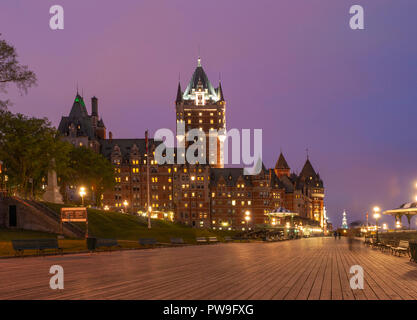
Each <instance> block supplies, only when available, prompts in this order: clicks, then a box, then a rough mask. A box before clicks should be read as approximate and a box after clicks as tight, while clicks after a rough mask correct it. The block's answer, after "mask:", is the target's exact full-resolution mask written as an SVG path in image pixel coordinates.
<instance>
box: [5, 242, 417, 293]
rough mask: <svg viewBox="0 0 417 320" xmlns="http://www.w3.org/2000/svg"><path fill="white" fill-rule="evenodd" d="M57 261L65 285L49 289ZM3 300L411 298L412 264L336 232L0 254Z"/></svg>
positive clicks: (414, 287)
mask: <svg viewBox="0 0 417 320" xmlns="http://www.w3.org/2000/svg"><path fill="white" fill-rule="evenodd" d="M56 264H57V265H61V266H62V267H63V268H64V273H65V274H64V280H65V288H64V290H52V289H50V288H49V280H50V277H51V275H50V274H49V268H50V267H51V266H52V265H56ZM352 265H360V266H362V267H363V269H364V273H365V278H364V285H365V288H364V289H363V290H352V289H351V288H350V284H349V280H350V278H351V277H352V275H351V274H350V273H349V270H350V267H351V266H352ZM0 299H309V300H316V299H321V300H328V299H334V300H340V299H347V300H355V299H357V300H366V299H368V300H376V299H413V300H416V299H417V264H416V263H412V262H409V260H408V258H406V257H396V256H392V255H390V254H388V253H382V252H380V251H378V250H373V249H370V248H367V247H364V246H363V244H362V243H359V242H358V243H357V245H356V246H355V248H354V250H352V251H350V250H349V248H348V245H347V242H346V239H341V240H335V239H333V238H311V239H301V240H294V241H285V242H278V243H229V244H218V245H208V246H189V247H178V248H160V249H150V250H132V251H118V252H111V253H108V252H107V253H97V254H78V255H65V256H50V257H34V258H16V259H2V260H0Z"/></svg>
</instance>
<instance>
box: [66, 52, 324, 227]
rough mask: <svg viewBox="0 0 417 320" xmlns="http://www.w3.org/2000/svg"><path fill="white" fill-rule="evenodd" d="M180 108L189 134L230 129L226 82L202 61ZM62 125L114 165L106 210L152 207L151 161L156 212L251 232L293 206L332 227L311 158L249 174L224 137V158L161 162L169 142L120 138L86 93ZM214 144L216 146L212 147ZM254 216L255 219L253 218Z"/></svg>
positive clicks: (72, 138) (306, 219) (69, 136)
mask: <svg viewBox="0 0 417 320" xmlns="http://www.w3.org/2000/svg"><path fill="white" fill-rule="evenodd" d="M175 108H176V121H177V123H178V122H183V123H184V125H185V131H186V132H187V131H189V130H190V129H199V130H202V131H204V132H205V133H206V134H208V133H209V131H210V130H211V129H215V130H222V129H223V130H226V100H225V96H224V94H223V89H222V84H221V83H220V81H219V84H218V86H217V88H215V87H213V85H212V84H211V83H210V81H209V79H208V77H207V75H206V73H205V71H204V69H203V67H202V65H201V60H200V59H198V62H197V67H196V69H195V71H194V73H193V75H192V77H191V80H190V82H189V83H188V85H187V86H186V87H185V90H184V91H183V90H182V88H181V84H180V83H179V84H178V88H177V95H176V99H175ZM58 130H59V131H60V133H61V134H62V136H63V139H65V140H67V141H68V142H70V143H72V144H74V145H75V146H84V147H88V148H91V149H93V150H95V151H96V152H99V153H101V154H102V155H103V156H104V157H106V158H107V159H109V161H111V163H112V164H113V166H114V170H115V179H116V184H115V187H114V189H113V190H108V191H107V192H105V194H104V195H103V199H102V206H103V208H105V209H106V210H112V211H120V212H125V213H135V214H136V213H139V214H144V213H146V212H147V210H148V193H147V181H148V176H147V167H148V165H149V191H150V198H149V206H150V207H151V210H152V215H153V216H154V217H159V218H168V219H172V220H174V221H177V222H181V223H184V224H187V225H190V226H193V227H199V228H215V229H222V230H245V229H247V228H253V227H254V226H255V225H264V224H266V225H270V224H271V215H270V213H271V212H291V213H295V214H296V219H297V221H298V222H299V223H304V225H306V224H308V225H311V226H317V227H320V228H322V229H325V228H326V218H325V209H324V203H323V202H324V186H323V180H322V179H321V177H320V175H319V173H317V172H316V171H315V170H314V168H313V166H312V164H311V162H310V160H309V159H308V157H307V159H306V161H305V164H304V166H303V169H302V170H301V172H300V173H299V174H295V173H293V172H291V168H290V166H289V165H288V163H287V161H286V159H285V157H284V155H283V153H282V152H281V153H280V154H279V157H278V160H277V162H276V165H275V167H274V168H271V169H267V168H265V166H264V165H262V169H261V171H260V173H259V174H257V175H245V174H244V169H243V168H225V167H224V163H223V162H222V159H223V142H224V141H222V140H221V139H220V138H218V140H217V146H216V150H215V151H216V158H217V162H211V163H210V161H206V164H198V163H197V164H190V163H187V162H186V163H185V164H163V165H161V164H158V163H157V161H156V160H155V158H154V156H155V148H156V147H157V146H158V145H159V143H161V142H159V141H154V140H153V139H149V140H148V147H149V148H148V152H147V151H146V139H144V138H138V139H114V138H113V134H112V133H111V132H109V133H108V135H107V133H106V127H105V125H104V122H103V120H102V118H101V117H100V116H99V106H98V99H97V98H96V97H93V98H92V99H91V114H88V112H87V108H86V105H85V102H84V98H83V97H82V96H80V95H79V93H78V92H77V95H76V97H75V100H74V102H73V106H72V109H71V111H70V114H69V116H67V117H62V119H61V122H60V124H59V127H58ZM177 137H178V132H177ZM207 143H208V142H207ZM187 144H189V142H187ZM186 146H187V145H186ZM206 148H207V150H210V151H209V152H212V148H210V149H209V146H208V145H207V146H206ZM209 155H210V154H209V153H207V159H208V158H209V157H208V156H209ZM147 161H149V163H147ZM247 214H250V216H251V220H250V222H248V221H247V220H245V215H247ZM280 219H282V221H280ZM285 219H287V218H286V217H281V216H280V217H278V218H277V220H278V221H276V220H275V219H274V223H277V224H281V225H282V224H285Z"/></svg>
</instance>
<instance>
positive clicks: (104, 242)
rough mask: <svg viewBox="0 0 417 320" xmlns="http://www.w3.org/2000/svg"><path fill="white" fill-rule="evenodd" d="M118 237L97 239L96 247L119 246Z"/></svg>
mask: <svg viewBox="0 0 417 320" xmlns="http://www.w3.org/2000/svg"><path fill="white" fill-rule="evenodd" d="M117 245H118V243H117V240H116V239H97V242H96V247H113V246H117Z"/></svg>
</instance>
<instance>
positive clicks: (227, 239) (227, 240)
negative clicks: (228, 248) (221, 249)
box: [224, 236, 233, 242]
mask: <svg viewBox="0 0 417 320" xmlns="http://www.w3.org/2000/svg"><path fill="white" fill-rule="evenodd" d="M224 241H226V242H230V241H233V239H232V237H230V236H226V237H224Z"/></svg>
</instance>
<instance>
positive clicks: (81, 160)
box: [58, 147, 115, 207]
mask: <svg viewBox="0 0 417 320" xmlns="http://www.w3.org/2000/svg"><path fill="white" fill-rule="evenodd" d="M58 173H59V177H60V182H61V186H62V189H66V186H68V185H69V184H73V185H77V186H85V187H86V189H87V190H89V192H91V194H90V196H91V197H89V198H93V199H94V201H95V202H94V204H95V205H96V206H97V207H100V206H101V197H102V195H103V193H104V191H105V190H107V189H110V188H112V187H113V186H114V184H115V180H114V168H113V166H112V164H111V163H110V161H109V160H108V159H106V158H104V157H103V156H102V155H101V154H98V153H96V152H94V151H93V150H91V149H89V148H86V147H78V148H76V147H72V150H71V152H70V153H69V162H68V166H67V167H65V168H62V171H61V172H58ZM63 194H64V198H66V199H67V196H66V192H65V191H64V190H63Z"/></svg>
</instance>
